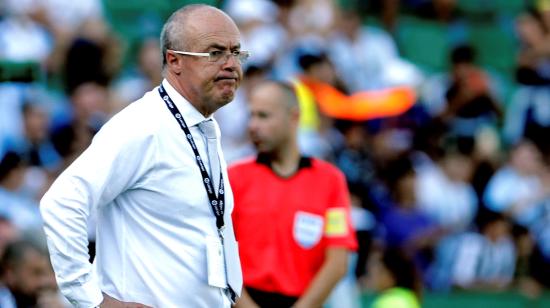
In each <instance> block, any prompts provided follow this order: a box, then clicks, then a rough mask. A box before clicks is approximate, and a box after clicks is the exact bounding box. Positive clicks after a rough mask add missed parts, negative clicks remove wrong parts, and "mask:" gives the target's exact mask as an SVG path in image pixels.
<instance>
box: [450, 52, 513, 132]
mask: <svg viewBox="0 0 550 308" xmlns="http://www.w3.org/2000/svg"><path fill="white" fill-rule="evenodd" d="M451 61H452V69H451V83H450V86H449V88H448V89H447V93H446V95H445V97H446V101H447V103H446V106H445V109H444V110H443V113H442V114H441V115H440V117H441V119H442V120H443V122H444V123H448V124H449V125H450V128H451V133H452V134H454V135H457V136H460V137H465V138H473V137H474V136H475V135H476V133H477V132H478V131H479V129H480V128H481V127H483V126H487V125H490V126H491V125H492V126H495V125H496V124H498V120H499V119H500V118H501V117H502V114H503V113H502V110H501V107H500V105H499V104H498V103H497V102H496V101H495V99H494V98H493V94H492V92H491V89H490V80H489V77H488V75H487V74H486V73H485V72H484V71H483V70H482V69H481V68H480V67H478V66H477V65H476V64H475V50H474V49H473V48H472V47H470V46H459V47H457V48H455V49H454V50H453V51H452V55H451Z"/></svg>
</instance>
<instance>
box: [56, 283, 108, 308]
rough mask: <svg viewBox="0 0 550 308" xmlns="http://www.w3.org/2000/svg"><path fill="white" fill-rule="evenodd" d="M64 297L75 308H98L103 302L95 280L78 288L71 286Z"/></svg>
mask: <svg viewBox="0 0 550 308" xmlns="http://www.w3.org/2000/svg"><path fill="white" fill-rule="evenodd" d="M65 297H67V300H69V302H70V303H71V304H72V305H73V306H74V307H77V308H93V307H99V305H100V304H101V302H103V293H102V292H101V289H100V288H99V286H98V283H97V280H96V279H90V280H88V281H87V282H85V283H83V284H81V285H79V286H73V287H72V288H70V289H69V292H68V293H67V294H66V295H65Z"/></svg>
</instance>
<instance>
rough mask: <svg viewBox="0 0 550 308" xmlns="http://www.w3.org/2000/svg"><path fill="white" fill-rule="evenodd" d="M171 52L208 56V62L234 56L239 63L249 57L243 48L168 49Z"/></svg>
mask: <svg viewBox="0 0 550 308" xmlns="http://www.w3.org/2000/svg"><path fill="white" fill-rule="evenodd" d="M168 51H171V52H173V53H177V54H180V55H186V56H194V57H208V61H209V62H220V61H221V60H222V59H223V62H224V63H225V62H227V60H229V57H235V58H236V59H237V60H239V63H241V64H242V63H244V62H245V61H246V59H248V57H250V52H249V51H245V50H234V51H222V50H212V51H210V52H190V51H179V50H170V49H169V50H168Z"/></svg>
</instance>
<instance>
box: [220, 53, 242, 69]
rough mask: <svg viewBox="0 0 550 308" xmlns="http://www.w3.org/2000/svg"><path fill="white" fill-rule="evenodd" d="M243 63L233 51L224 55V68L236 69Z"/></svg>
mask: <svg viewBox="0 0 550 308" xmlns="http://www.w3.org/2000/svg"><path fill="white" fill-rule="evenodd" d="M240 65H241V62H240V61H239V59H238V58H237V57H236V56H235V55H233V53H228V54H226V55H225V56H224V57H223V68H224V69H231V70H235V69H237V67H239V66H240Z"/></svg>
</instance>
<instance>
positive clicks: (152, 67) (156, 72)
mask: <svg viewBox="0 0 550 308" xmlns="http://www.w3.org/2000/svg"><path fill="white" fill-rule="evenodd" d="M160 54H161V51H160V46H159V43H158V39H156V38H148V39H145V40H143V41H142V42H141V44H140V48H139V51H138V61H137V67H135V68H133V69H131V70H130V71H129V72H126V73H125V74H123V76H122V77H121V79H120V80H118V81H117V82H115V84H114V91H115V93H116V96H117V97H116V99H117V100H119V102H118V104H119V105H120V106H117V107H118V108H117V109H122V108H123V107H124V106H126V105H128V104H129V103H131V102H133V101H135V100H137V99H139V98H141V97H142V96H143V94H145V92H148V91H150V90H151V89H153V88H154V87H156V86H157V85H159V84H160V82H161V81H162V75H161V73H162V58H161V57H160V56H159V55H160Z"/></svg>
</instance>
